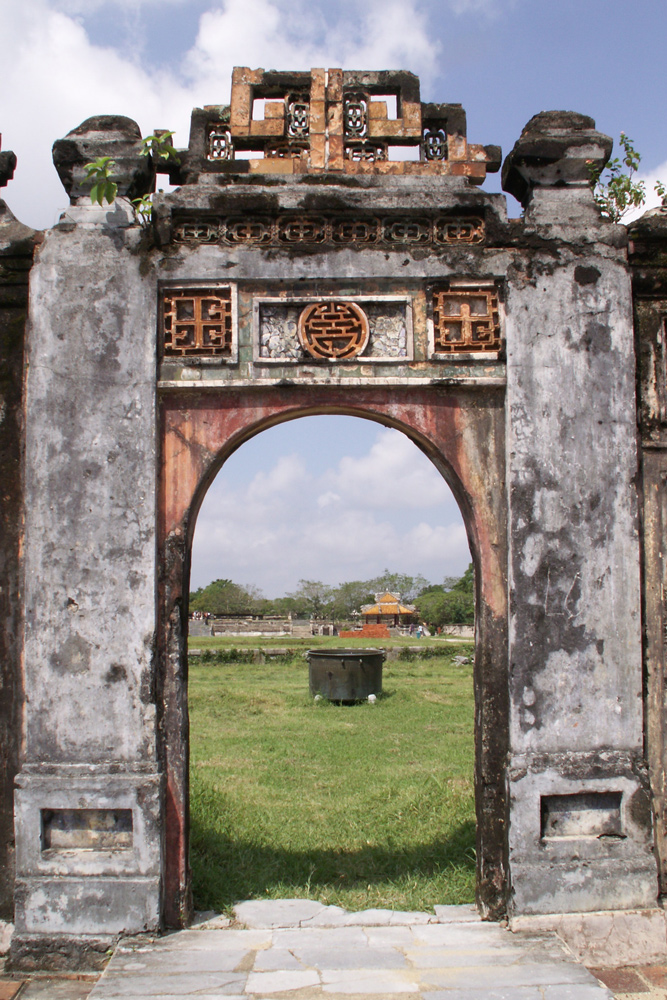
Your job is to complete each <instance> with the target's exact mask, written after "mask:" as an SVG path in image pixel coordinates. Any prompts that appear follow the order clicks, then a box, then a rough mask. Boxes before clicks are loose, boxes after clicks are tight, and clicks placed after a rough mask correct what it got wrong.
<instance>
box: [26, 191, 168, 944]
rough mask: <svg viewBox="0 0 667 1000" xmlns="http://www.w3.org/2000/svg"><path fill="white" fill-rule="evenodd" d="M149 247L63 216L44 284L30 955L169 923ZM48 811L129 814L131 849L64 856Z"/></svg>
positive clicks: (34, 347)
mask: <svg viewBox="0 0 667 1000" xmlns="http://www.w3.org/2000/svg"><path fill="white" fill-rule="evenodd" d="M114 212H115V216H114V217H118V215H119V214H121V215H122V206H120V205H119V206H115V207H114ZM105 214H106V213H105ZM141 242H142V232H141V230H140V229H137V228H134V229H130V230H126V229H123V228H117V227H115V226H114V224H113V223H112V224H111V225H108V220H107V219H103V225H101V226H98V225H96V224H95V223H94V222H93V223H91V224H90V225H89V226H87V225H85V224H84V225H79V226H76V227H75V226H74V225H72V224H69V223H67V222H65V223H63V224H61V225H60V226H56V227H55V228H54V229H53V230H51V231H50V232H49V233H47V235H46V239H45V241H44V244H43V245H42V247H41V252H40V257H39V261H38V263H37V264H36V266H35V270H34V273H33V276H32V286H31V315H30V330H31V335H30V341H29V346H28V352H27V362H28V379H27V402H26V450H27V454H28V456H29V458H28V461H27V464H26V476H25V509H26V516H25V583H24V605H25V639H24V656H25V695H26V701H27V704H28V705H29V711H28V712H27V715H26V724H25V737H24V740H25V743H24V748H23V766H22V769H21V772H20V775H19V777H18V779H17V785H18V791H17V798H16V802H17V805H16V809H17V814H16V816H17V830H18V836H19V838H20V840H21V843H22V845H23V846H22V848H21V850H20V851H19V854H18V858H19V863H18V865H17V914H16V927H17V934H16V942H15V943H14V944H13V947H14V953H15V956H17V957H20V954H21V949H29V948H30V947H31V944H30V942H31V939H32V938H33V937H34V936H35V935H36V936H39V935H49V934H54V933H63V932H64V933H65V934H68V933H70V934H74V935H81V934H83V935H86V934H92V935H95V934H97V935H98V936H99V935H104V934H107V935H108V934H115V933H118V932H120V931H123V930H125V931H128V930H135V931H140V930H143V929H146V928H155V927H157V926H158V924H159V920H160V872H161V857H160V855H161V851H160V844H161V818H160V817H161V802H160V780H161V779H160V776H159V774H158V768H157V747H156V740H157V736H156V712H155V664H154V643H155V577H156V562H155V540H156V526H155V516H156V508H155V493H156V478H155V465H156V453H155V350H154V334H153V329H154V324H155V304H156V303H155V296H154V295H153V294H151V290H152V289H151V285H150V283H146V282H145V281H144V278H143V276H142V273H141V270H142V267H143V266H144V265H145V254H143V253H142V247H141ZM45 809H48V810H51V811H52V810H54V809H57V810H71V809H83V810H86V809H102V810H107V811H108V810H112V811H113V810H118V809H121V810H123V809H124V810H128V809H129V810H131V814H132V837H133V850H132V851H127V850H119V851H117V852H115V851H113V850H109V851H106V852H105V851H101V852H99V854H98V853H97V852H93V854H92V856H91V854H90V852H87V851H83V852H79V853H78V854H77V853H76V852H74V853H73V854H70V855H69V856H68V860H67V859H66V858H65V857H64V856H63V855H59V854H58V853H57V852H56V853H55V854H54V855H51V854H50V852H49V851H48V850H45V848H44V844H43V843H42V842H41V841H40V836H41V835H40V824H43V823H44V810H45ZM63 875H66V879H65V881H64V882H63V881H62V876H63Z"/></svg>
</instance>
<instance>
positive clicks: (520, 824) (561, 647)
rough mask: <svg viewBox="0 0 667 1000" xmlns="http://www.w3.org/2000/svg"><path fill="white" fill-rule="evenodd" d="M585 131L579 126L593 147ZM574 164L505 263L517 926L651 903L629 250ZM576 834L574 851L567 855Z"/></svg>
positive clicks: (536, 192)
mask: <svg viewBox="0 0 667 1000" xmlns="http://www.w3.org/2000/svg"><path fill="white" fill-rule="evenodd" d="M545 118H547V116H538V119H542V120H543V119H545ZM534 122H535V120H534ZM537 124H543V122H542V123H535V125H534V127H535V126H536V125H537ZM563 124H564V123H563V121H562V120H559V119H557V118H556V115H555V113H554V120H552V121H551V122H547V123H546V125H547V128H548V129H550V128H551V127H553V129H554V133H553V136H555V137H558V135H559V132H558V129H559V128H561V129H562V126H563ZM573 124H576V122H575V123H572V122H570V125H571V126H572V125H573ZM591 124H592V123H591V122H590V119H588V120H585V119H581V120H580V122H579V124H578V125H577V129H578V130H580V131H581V132H584V131H586V130H588V140H589V144H590V143H594V142H595V133H591V131H590V127H591ZM530 128H531V126H530V125H529V126H528V129H527V131H528V134H526V132H524V136H522V140H521V141H520V142H519V143H518V144H517V147H515V150H514V152H513V154H512V158H513V159H514V163H515V164H516V162H517V161H519V162H521V158H522V156H525V155H526V152H525V149H526V147H528V149H529V151H530V155H533V156H535V155H539V152H540V147H539V144H538V140H540V139H543V138H544V137H543V136H540V135H539V134H538V135H537V136H536V135H534V134H533V135H532V136H531V135H530V132H529V130H530ZM539 131H540V130H538V129H537V128H536V127H535V132H539ZM560 134H561V136H562V132H561V133H560ZM577 138H578V136H577ZM531 141H534V142H535V143H536V145H537V149H535V148H533V149H530V144H531ZM559 141H560V142H563V143H567V142H568V140H563V139H562V138H561V139H559V138H555V142H556V143H558V142H559ZM542 148H544V147H542ZM585 148H586V147H585ZM588 148H589V149H590V145H589V146H588ZM570 152H571V155H570V158H569V159H570V162H569V164H568V166H569V168H570V169H571V170H572V160H574V159H576V157H575V156H574V153H572V150H570ZM566 162H567V161H566ZM585 166H586V164H585V162H584V163H582V164H581V170H582V177H581V181H580V183H579V184H578V185H577V184H576V183H575V184H572V186H570V187H568V186H567V185H563V184H557V183H556V180H557V178H556V176H555V175H554V179H553V184H551V183H550V184H546V183H545V186H544V187H542V186H541V185H540V184H534V178H535V176H536V175H535V174H532V175H530V180H531V190H530V193H527V194H526V196H525V197H524V202H525V204H526V206H527V209H526V216H525V237H524V239H525V241H526V242H528V241H531V240H532V241H533V246H534V249H532V250H531V251H530V252H528V253H527V252H525V251H523V252H521V253H519V254H517V256H516V258H515V261H514V263H513V266H512V268H511V269H510V273H509V274H508V295H507V304H506V307H507V422H508V456H507V457H508V476H509V521H510V529H509V531H510V579H509V629H510V652H509V655H510V698H511V716H510V720H511V721H510V731H511V754H512V756H511V761H510V770H509V780H510V784H511V791H510V797H511V805H510V815H511V822H510V869H511V872H512V908H513V910H514V912H518V913H531V912H558V911H561V910H580V909H582V910H588V909H605V908H611V909H613V908H624V907H631V906H648V905H651V904H652V903H654V902H655V898H656V890H657V885H656V876H655V865H654V860H653V857H652V854H651V830H650V821H649V798H648V787H647V774H646V765H645V760H644V753H643V706H642V670H641V603H640V549H639V535H638V522H637V515H638V510H637V493H636V478H637V470H638V455H637V441H636V404H635V359H634V349H633V325H632V300H631V288H630V280H629V274H628V268H627V261H626V250H625V242H626V236H625V230H624V229H622V228H621V227H614V226H611V225H608V224H604V223H603V222H602V221H601V219H600V218H599V214H598V212H597V210H596V208H595V206H594V204H593V201H592V195H591V192H590V189H589V187H588V184H587V183H584V181H585V180H586V175H585V174H584V173H583V171H584V168H585ZM535 169H536V170H539V169H542V170H543V171H544V167H541V168H535ZM538 176H539V177H540V179H541V180H542V182H544V173H542V174H541V175H538ZM533 184H534V187H533V186H532V185H533ZM610 795H611V796H616V798H615V799H614V798H613V797H612V798H610ZM612 814H613V815H612ZM619 824H620V826H619ZM621 827H622V829H621ZM572 836H575V837H579V838H581V840H580V842H578V843H577V847H576V851H574V852H573V848H572V842H571V839H570V838H571V837H572Z"/></svg>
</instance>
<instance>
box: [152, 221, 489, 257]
mask: <svg viewBox="0 0 667 1000" xmlns="http://www.w3.org/2000/svg"><path fill="white" fill-rule="evenodd" d="M485 238H486V230H485V225H484V219H483V218H482V217H481V216H477V215H475V216H472V215H471V216H467V215H461V216H458V215H442V216H436V217H435V218H427V217H423V218H420V217H414V216H410V217H405V218H403V217H402V216H393V217H392V216H390V217H385V218H381V217H377V216H367V217H359V218H350V217H348V216H340V217H336V216H324V215H306V214H302V215H294V216H287V215H286V216H273V217H270V216H249V215H248V216H243V217H241V218H234V217H228V216H224V217H223V216H209V217H206V218H195V217H191V218H188V217H180V218H177V219H176V220H175V223H174V228H173V233H172V240H173V242H175V243H186V244H192V243H218V244H221V245H222V246H244V245H245V246H253V247H257V246H260V247H261V246H266V247H280V246H292V245H294V244H300V245H303V244H306V245H318V244H319V245H322V244H327V245H330V246H353V247H369V246H370V247H373V246H377V247H379V248H381V249H383V250H384V249H392V248H397V249H403V248H405V247H406V246H425V247H439V246H452V245H456V244H480V243H483V242H484V240H485Z"/></svg>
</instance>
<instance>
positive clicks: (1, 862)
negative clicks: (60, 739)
mask: <svg viewBox="0 0 667 1000" xmlns="http://www.w3.org/2000/svg"><path fill="white" fill-rule="evenodd" d="M2 155H3V156H5V157H8V156H10V155H11V154H9V153H5V154H2ZM0 166H1V165H0ZM35 235H36V234H35V233H34V231H33V230H32V229H28V228H27V227H26V226H22V225H21V224H20V223H19V222H17V221H16V219H15V218H14V217H13V215H12V213H11V212H10V210H9V209H8V208H7V205H6V204H5V203H4V201H1V200H0V484H1V485H0V918H6V919H9V920H11V919H12V917H13V913H14V776H15V774H16V772H17V770H18V755H19V746H20V704H21V610H20V608H21V603H20V576H19V563H20V550H21V540H22V533H23V526H22V455H23V448H22V431H23V352H24V335H25V323H26V316H27V307H28V276H29V273H30V267H31V265H32V258H33V251H34V245H35Z"/></svg>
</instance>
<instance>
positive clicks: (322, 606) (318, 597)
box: [190, 563, 475, 628]
mask: <svg viewBox="0 0 667 1000" xmlns="http://www.w3.org/2000/svg"><path fill="white" fill-rule="evenodd" d="M474 589H475V587H474V573H473V567H472V563H471V564H470V565H469V566H468V569H467V570H466V571H465V573H464V574H463V576H462V577H460V578H457V577H445V579H444V580H443V582H442V583H440V584H431V583H429V582H428V580H427V579H426V578H425V577H423V576H421V575H419V574H418V575H417V576H409V575H408V574H406V573H390V572H389V570H385V571H384V573H381V574H380V576H376V577H373V578H372V579H370V580H350V581H348V582H346V583H341V584H339V585H338V586H337V587H333V586H330V585H329V584H325V583H322V581H320V580H299V584H298V586H297V588H296V590H294V591H292V592H291V593H288V594H286V595H285V596H284V597H276V598H273V599H269V598H266V597H264V596H263V595H262V592H261V591H260V590H259V589H258V588H257V587H254V586H243V585H241V584H238V583H234V582H233V581H232V580H214V581H213V582H212V583H209V584H208V586H207V587H200V588H199V589H198V590H196V591H195V592H194V593H191V594H190V611H191V612H192V611H201V612H203V613H205V614H206V613H208V614H211V615H278V616H284V617H286V616H287V615H288V614H291V616H292V618H306V619H310V618H325V619H333V620H334V621H338V622H344V621H351V620H353V619H354V617H355V614H354V613H355V612H358V611H360V610H361V606H362V605H363V604H373V603H374V602H375V594H379V593H383V592H385V591H390V592H391V593H392V594H400V595H401V601H402V602H404V603H406V604H414V606H415V608H416V612H417V615H418V617H419V620H420V621H422V622H424V623H425V624H426V625H428V626H429V627H430V628H437V627H438V626H442V625H472V624H473V622H474V619H475V594H474Z"/></svg>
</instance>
